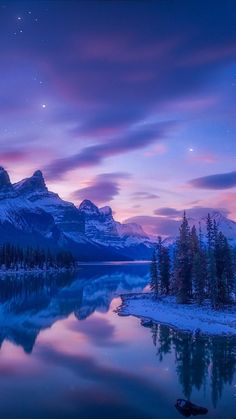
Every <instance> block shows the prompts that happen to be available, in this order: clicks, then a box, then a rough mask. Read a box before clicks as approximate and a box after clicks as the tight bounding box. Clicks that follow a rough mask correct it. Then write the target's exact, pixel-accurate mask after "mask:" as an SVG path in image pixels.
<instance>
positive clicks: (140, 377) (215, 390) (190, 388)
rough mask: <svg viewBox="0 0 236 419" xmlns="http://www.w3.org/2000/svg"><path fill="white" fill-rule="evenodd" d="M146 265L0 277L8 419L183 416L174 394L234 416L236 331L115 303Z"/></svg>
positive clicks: (0, 411) (0, 374)
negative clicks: (150, 320)
mask: <svg viewBox="0 0 236 419" xmlns="http://www.w3.org/2000/svg"><path fill="white" fill-rule="evenodd" d="M148 280H149V265H148V264H124V265H119V264H117V263H116V264H114V265H113V264H109V265H90V266H86V265H84V266H81V268H80V270H79V271H78V272H76V273H73V274H72V273H63V274H47V275H46V274H45V275H42V274H37V275H36V274H35V275H26V276H21V277H17V276H16V275H14V276H13V275H12V276H11V275H9V276H8V277H4V280H1V282H0V303H1V304H0V344H1V350H0V386H1V387H0V389H1V390H0V415H1V417H3V418H14V419H18V418H24V419H25V418H34V419H36V418H43V419H47V418H51V419H54V418H55V419H56V418H57V419H61V418H67V419H72V418H73V419H74V418H89V419H90V418H91V419H92V418H121V417H122V419H126V418H136V419H139V418H160V419H165V418H168V419H169V418H171V419H172V418H180V417H181V415H180V413H179V412H177V410H176V409H175V406H174V404H175V401H176V399H177V398H181V397H183V398H189V399H190V400H191V401H192V402H193V403H196V404H200V405H202V406H205V407H207V408H208V409H209V413H208V415H207V416H206V417H209V418H219V419H222V418H225V419H233V418H235V407H236V374H235V370H236V338H235V337H228V338H226V337H225V338H223V337H214V336H213V337H198V336H195V335H193V334H191V333H186V332H181V331H177V330H174V329H172V328H170V327H168V326H164V325H161V324H154V325H153V326H152V327H143V326H142V325H141V324H140V320H139V319H137V318H134V317H120V316H118V315H117V313H116V312H115V311H114V310H115V309H116V308H117V307H118V306H119V305H120V303H121V300H120V298H119V295H120V294H122V293H132V292H136V291H138V292H140V291H141V290H144V289H145V287H146V285H147V283H148Z"/></svg>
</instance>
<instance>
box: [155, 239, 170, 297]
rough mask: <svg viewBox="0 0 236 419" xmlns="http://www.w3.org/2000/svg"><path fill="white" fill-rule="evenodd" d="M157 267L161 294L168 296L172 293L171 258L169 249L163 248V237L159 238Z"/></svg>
mask: <svg viewBox="0 0 236 419" xmlns="http://www.w3.org/2000/svg"><path fill="white" fill-rule="evenodd" d="M157 266H158V274H159V278H160V291H161V294H164V295H168V294H169V292H170V256H169V251H168V249H167V248H166V247H165V246H163V242H162V239H161V237H158V245H157Z"/></svg>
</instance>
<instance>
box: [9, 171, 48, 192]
mask: <svg viewBox="0 0 236 419" xmlns="http://www.w3.org/2000/svg"><path fill="white" fill-rule="evenodd" d="M14 186H15V189H16V190H17V192H18V193H20V194H21V193H23V194H31V193H34V192H47V190H48V189H47V186H46V184H45V180H44V177H43V174H42V172H41V170H36V172H34V173H33V175H32V176H31V177H29V178H26V179H23V180H21V181H20V182H18V183H16V184H15V185H14Z"/></svg>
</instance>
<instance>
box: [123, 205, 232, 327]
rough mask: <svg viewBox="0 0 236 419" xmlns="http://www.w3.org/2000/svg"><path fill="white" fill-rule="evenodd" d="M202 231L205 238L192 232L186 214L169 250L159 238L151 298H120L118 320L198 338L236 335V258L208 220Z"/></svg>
mask: <svg viewBox="0 0 236 419" xmlns="http://www.w3.org/2000/svg"><path fill="white" fill-rule="evenodd" d="M204 228H205V234H203V233H202V226H201V225H199V228H198V231H197V229H196V227H195V226H193V227H192V229H190V227H189V223H188V220H187V217H186V214H185V213H184V216H183V221H182V224H181V226H180V230H179V236H178V238H177V240H176V242H175V243H173V245H172V246H171V247H165V244H164V242H163V241H162V239H161V238H160V237H159V238H158V244H157V246H156V249H155V251H154V254H153V259H152V262H151V270H150V292H146V293H141V294H132V295H123V296H121V298H122V305H121V306H120V307H119V308H118V314H119V315H124V316H126V315H134V316H137V317H140V318H141V319H142V320H143V324H146V325H148V324H151V322H152V321H153V322H159V323H164V324H168V325H170V326H173V327H174V328H178V329H183V330H188V331H191V332H196V333H198V334H201V333H203V334H205V333H206V334H225V335H236V304H235V253H234V251H233V249H232V248H231V246H230V245H229V243H228V240H227V239H226V237H225V236H224V235H223V233H222V232H221V231H219V229H218V226H217V223H216V222H215V220H213V219H212V218H211V217H210V215H208V218H207V223H206V226H204ZM145 319H146V320H149V322H148V321H146V322H145Z"/></svg>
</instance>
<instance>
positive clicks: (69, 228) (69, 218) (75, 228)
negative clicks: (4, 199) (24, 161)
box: [14, 170, 86, 242]
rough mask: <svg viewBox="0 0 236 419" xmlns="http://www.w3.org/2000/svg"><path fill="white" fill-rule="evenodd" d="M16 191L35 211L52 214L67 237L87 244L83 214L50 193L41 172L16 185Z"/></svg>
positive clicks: (72, 205)
mask: <svg viewBox="0 0 236 419" xmlns="http://www.w3.org/2000/svg"><path fill="white" fill-rule="evenodd" d="M14 189H15V191H16V192H17V193H18V194H19V195H20V197H21V198H22V197H23V198H24V199H25V200H27V201H28V202H30V204H31V206H32V207H33V208H34V209H35V210H38V209H41V210H44V211H46V212H47V213H49V214H51V216H52V217H53V218H54V221H55V223H56V225H57V227H58V228H59V229H60V230H61V231H62V232H63V233H64V235H65V236H66V237H68V238H70V239H72V240H75V241H77V242H86V238H85V237H84V234H83V233H84V220H83V216H82V214H80V212H79V211H78V209H77V208H76V207H75V205H74V204H72V203H70V202H67V201H64V200H63V199H61V198H60V197H59V196H58V195H57V194H56V193H53V192H49V191H48V188H47V186H46V184H45V181H44V178H43V175H42V172H41V171H39V170H37V171H36V172H35V173H34V174H33V176H32V177H30V178H27V179H24V180H22V181H20V182H18V183H16V184H15V185H14Z"/></svg>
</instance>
